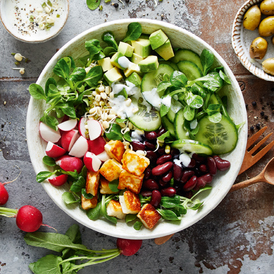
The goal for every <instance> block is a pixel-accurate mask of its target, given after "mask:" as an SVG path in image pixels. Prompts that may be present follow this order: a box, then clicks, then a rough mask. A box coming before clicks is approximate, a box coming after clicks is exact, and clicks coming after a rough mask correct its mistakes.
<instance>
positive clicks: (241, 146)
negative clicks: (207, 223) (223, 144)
mask: <svg viewBox="0 0 274 274" xmlns="http://www.w3.org/2000/svg"><path fill="white" fill-rule="evenodd" d="M136 21H137V22H139V23H140V24H141V25H142V30H143V33H146V34H149V33H152V32H153V31H155V30H158V29H162V30H163V31H164V32H165V33H166V34H167V36H168V37H169V38H170V40H171V43H172V45H173V46H174V47H175V48H176V47H181V48H189V49H192V50H193V51H195V52H197V53H198V54H201V52H202V51H203V49H208V50H210V51H211V52H212V53H213V54H214V55H215V63H214V65H215V66H216V67H218V66H222V67H224V71H225V73H226V75H227V76H228V78H229V79H230V81H231V85H227V86H226V87H225V88H224V90H223V92H224V93H225V94H226V95H227V98H228V106H229V107H228V113H229V114H230V115H231V117H232V118H233V120H234V121H235V123H236V124H240V123H243V126H242V128H241V130H240V133H239V140H238V143H237V147H236V148H235V149H234V150H233V151H232V152H231V153H229V154H228V155H225V157H224V158H225V159H227V160H229V161H230V163H231V167H230V169H229V170H228V171H227V172H218V174H217V175H216V176H215V177H214V181H213V183H212V186H213V187H212V190H211V191H210V192H208V193H207V194H208V195H205V196H206V197H204V199H203V200H204V205H203V208H202V209H201V210H198V211H193V210H188V212H187V214H186V215H185V216H183V218H182V221H181V223H172V222H160V223H159V224H158V225H157V226H156V227H155V228H154V229H153V230H149V229H146V228H143V229H141V230H139V231H136V230H135V229H134V228H133V227H132V226H130V225H127V224H126V223H125V222H124V221H118V223H117V225H116V226H115V225H113V224H111V223H109V222H107V221H105V220H101V219H99V220H96V221H92V220H90V219H89V218H88V217H87V215H86V213H85V212H84V211H83V210H81V209H80V208H79V206H74V207H71V208H68V207H67V206H65V204H64V202H63V201H62V194H63V193H64V192H65V191H68V188H69V187H68V186H67V185H66V186H62V187H58V188H57V187H54V186H52V185H51V184H50V183H47V182H46V181H45V182H43V183H42V186H43V187H44V189H45V191H46V192H47V193H48V195H49V196H50V197H51V199H52V200H53V201H54V202H55V203H56V204H57V205H58V206H59V207H60V208H61V209H62V210H63V211H64V212H65V213H66V214H68V215H69V216H71V217H72V218H73V219H74V220H76V221H78V222H79V223H81V224H83V225H85V226H86V227H88V228H91V229H93V230H95V231H98V232H100V233H103V234H106V235H110V236H113V237H119V238H127V239H153V238H157V237H162V236H166V235H169V234H173V233H175V232H178V231H181V230H183V229H185V228H187V227H189V226H191V225H193V224H195V223H196V222H198V221H199V220H201V219H202V218H203V217H205V216H206V215H207V214H209V213H210V212H211V211H212V210H213V209H214V208H215V207H216V206H217V205H218V204H219V203H220V202H221V201H222V200H223V198H224V197H225V196H226V194H227V193H228V191H229V190H230V188H231V186H232V185H233V183H234V181H235V179H236V177H237V175H238V173H239V170H240V167H241V165H242V161H243V157H244V154H245V148H246V140H247V114H246V107H245V102H244V99H243V95H242V92H241V89H240V87H239V84H238V82H237V80H236V78H235V76H234V75H233V73H232V71H231V70H230V68H229V67H228V65H227V64H226V62H225V61H224V59H223V58H222V57H221V56H220V55H219V54H218V53H217V52H216V51H215V50H214V49H213V48H212V47H211V46H209V45H208V44H207V43H206V42H204V41H203V40H202V39H200V38H199V37H197V36H195V35H194V34H192V33H190V32H188V31H186V30H184V29H182V28H180V27H177V26H174V25H172V24H169V23H165V22H161V21H155V20H147V19H138V20H136V19H134V20H132V19H125V20H117V21H111V22H108V23H104V24H101V25H99V26H95V27H93V28H91V29H89V30H87V31H85V32H83V33H81V34H79V35H78V36H76V37H75V38H73V39H72V40H71V41H69V42H68V43H67V44H65V45H64V46H63V47H62V48H61V49H60V50H59V51H58V52H57V53H56V54H55V55H54V56H53V57H52V58H51V60H50V61H49V62H48V64H47V65H46V67H45V68H44V70H43V71H42V73H41V75H40V76H39V78H38V80H37V84H39V85H41V86H43V87H44V85H45V83H46V80H47V79H48V78H49V77H52V76H53V68H54V66H55V64H56V62H57V61H58V60H59V59H60V58H62V57H65V56H72V57H73V58H78V57H81V56H85V55H86V54H87V50H86V49H85V41H87V40H90V39H98V40H99V41H100V42H102V40H101V37H102V34H103V33H104V32H106V31H111V32H113V33H114V35H115V38H116V40H117V41H119V40H121V39H123V37H125V34H126V32H127V27H128V25H129V24H130V23H131V22H136ZM45 107H46V106H45V101H43V100H35V99H33V98H31V99H30V103H29V108H28V114H27V126H26V129H27V141H28V149H29V154H30V158H31V161H32V164H33V167H34V170H35V172H36V174H37V173H39V172H40V171H45V170H48V167H47V166H45V165H44V164H43V161H42V159H43V157H44V155H45V147H46V143H45V142H44V141H43V140H42V139H41V138H40V135H39V130H38V128H39V119H40V117H42V116H43V112H44V109H45ZM52 214H54V212H52Z"/></svg>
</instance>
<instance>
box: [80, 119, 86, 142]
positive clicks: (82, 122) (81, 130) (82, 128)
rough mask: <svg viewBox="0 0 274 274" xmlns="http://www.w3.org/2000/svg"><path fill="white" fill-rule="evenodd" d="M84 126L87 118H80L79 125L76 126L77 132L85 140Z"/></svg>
mask: <svg viewBox="0 0 274 274" xmlns="http://www.w3.org/2000/svg"><path fill="white" fill-rule="evenodd" d="M86 124H87V118H86V117H82V118H81V119H80V122H79V124H78V131H79V133H80V134H81V135H82V136H84V137H85V138H86Z"/></svg>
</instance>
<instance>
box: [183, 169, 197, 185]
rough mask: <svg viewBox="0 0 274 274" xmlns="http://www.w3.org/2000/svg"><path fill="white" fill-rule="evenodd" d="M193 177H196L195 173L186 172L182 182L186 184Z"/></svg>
mask: <svg viewBox="0 0 274 274" xmlns="http://www.w3.org/2000/svg"><path fill="white" fill-rule="evenodd" d="M193 175H195V172H194V171H193V170H184V171H183V175H182V177H181V181H180V182H181V183H186V182H187V181H188V179H189V178H190V177H191V176H193Z"/></svg>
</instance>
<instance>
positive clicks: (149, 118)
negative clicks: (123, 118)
mask: <svg viewBox="0 0 274 274" xmlns="http://www.w3.org/2000/svg"><path fill="white" fill-rule="evenodd" d="M128 119H129V121H130V122H131V123H132V124H133V125H134V126H136V127H137V128H139V129H142V130H144V131H153V130H157V129H158V128H159V127H160V126H161V116H160V113H159V112H158V111H157V110H153V109H152V110H150V111H149V112H148V111H147V108H146V107H143V106H139V111H138V112H137V113H135V114H134V115H133V116H131V117H129V118H128Z"/></svg>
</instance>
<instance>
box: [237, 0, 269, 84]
mask: <svg viewBox="0 0 274 274" xmlns="http://www.w3.org/2000/svg"><path fill="white" fill-rule="evenodd" d="M260 2H262V0H248V1H246V2H245V3H244V4H243V5H242V7H241V8H240V9H239V11H238V12H237V15H236V17H235V19H234V22H233V28H232V46H233V49H234V51H235V53H236V55H237V57H238V58H239V60H240V61H241V63H242V65H243V66H244V67H245V68H246V69H247V70H249V71H250V72H251V73H252V74H254V75H255V76H257V77H259V78H261V79H264V80H266V81H272V82H274V76H271V75H270V74H267V73H265V72H264V71H263V69H262V62H263V61H264V60H265V59H267V58H273V56H274V47H273V45H272V42H271V37H264V38H265V39H266V40H267V42H268V49H267V53H266V55H265V57H264V58H263V59H262V60H259V59H252V58H250V55H249V48H250V45H251V43H252V41H253V40H254V39H255V38H256V37H259V36H260V35H259V32H258V29H256V30H254V31H252V30H247V29H245V28H244V27H243V18H244V14H245V13H246V11H247V10H248V9H249V8H250V7H251V6H253V5H256V4H258V3H260ZM262 18H264V17H263V16H262Z"/></svg>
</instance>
